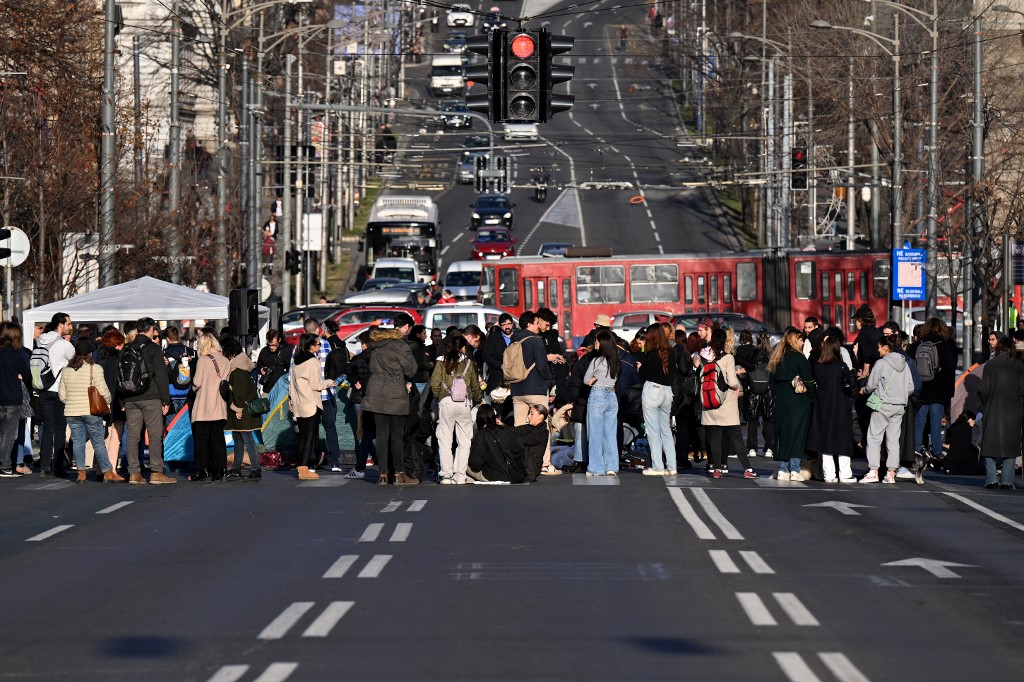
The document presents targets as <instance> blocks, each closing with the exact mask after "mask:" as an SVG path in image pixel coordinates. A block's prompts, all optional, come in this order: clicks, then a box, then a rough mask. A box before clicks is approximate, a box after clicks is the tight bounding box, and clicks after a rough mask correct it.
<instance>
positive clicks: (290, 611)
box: [257, 601, 313, 640]
mask: <svg viewBox="0 0 1024 682" xmlns="http://www.w3.org/2000/svg"><path fill="white" fill-rule="evenodd" d="M311 608H313V602H311V601H297V602H295V603H294V604H292V605H291V606H289V607H288V608H286V609H285V610H284V611H282V612H281V615H279V616H278V617H277V618H275V619H274V620H272V621H270V625H268V626H267V627H265V628H263V631H262V632H261V633H260V634H259V635H258V637H257V639H266V640H269V639H281V638H282V637H284V636H285V635H286V634H288V631H289V630H291V629H292V626H294V625H295V624H296V623H298V622H299V619H300V618H302V617H303V616H304V615H306V612H307V611H309V610H310V609H311Z"/></svg>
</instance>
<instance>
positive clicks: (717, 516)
mask: <svg viewBox="0 0 1024 682" xmlns="http://www.w3.org/2000/svg"><path fill="white" fill-rule="evenodd" d="M693 498H694V499H695V500H697V504H699V505H700V506H701V507H702V508H703V509H704V513H705V514H707V515H708V518H710V519H711V521H712V522H713V523H714V524H715V525H716V526H718V527H719V528H720V529H721V531H722V534H723V535H724V536H725V537H726V539H727V540H742V539H743V536H742V535H741V534H740V532H739V531H738V530H736V527H735V526H733V525H732V524H731V523H729V520H728V519H727V518H725V516H724V515H723V514H722V512H720V511H718V507H716V506H715V503H714V502H712V501H711V498H710V497H708V494H707V493H706V492H705V491H703V490H701V489H700V488H696V489H694V490H693Z"/></svg>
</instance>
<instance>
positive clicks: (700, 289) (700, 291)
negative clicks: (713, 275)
mask: <svg viewBox="0 0 1024 682" xmlns="http://www.w3.org/2000/svg"><path fill="white" fill-rule="evenodd" d="M697 303H700V304H703V303H704V275H697Z"/></svg>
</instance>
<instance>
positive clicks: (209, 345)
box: [188, 334, 228, 481]
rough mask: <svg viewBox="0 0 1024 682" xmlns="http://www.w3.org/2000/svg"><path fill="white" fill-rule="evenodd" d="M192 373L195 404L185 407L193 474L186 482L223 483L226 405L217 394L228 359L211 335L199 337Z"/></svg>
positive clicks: (225, 446) (225, 373) (226, 464)
mask: <svg viewBox="0 0 1024 682" xmlns="http://www.w3.org/2000/svg"><path fill="white" fill-rule="evenodd" d="M196 354H197V355H198V356H199V358H198V360H196V373H195V376H194V377H192V388H193V390H195V400H194V401H193V402H192V405H191V406H190V407H189V415H190V416H191V418H192V442H193V445H194V448H195V464H196V471H195V473H194V474H192V475H191V476H189V477H188V480H190V481H205V480H208V479H210V480H214V481H223V480H224V473H225V470H226V469H227V468H228V449H227V445H226V444H225V442H224V426H225V425H226V424H227V419H228V405H227V403H226V402H224V398H223V397H221V394H220V382H221V381H223V380H225V379H227V378H228V359H227V358H226V357H224V353H223V352H222V351H221V346H220V341H218V340H217V337H216V336H214V335H213V334H203V336H202V337H201V338H200V339H199V343H198V345H197V347H196Z"/></svg>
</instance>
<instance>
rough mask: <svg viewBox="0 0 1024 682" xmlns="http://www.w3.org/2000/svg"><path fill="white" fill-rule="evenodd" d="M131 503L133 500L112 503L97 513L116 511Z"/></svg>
mask: <svg viewBox="0 0 1024 682" xmlns="http://www.w3.org/2000/svg"><path fill="white" fill-rule="evenodd" d="M131 503H132V500H126V501H125V502H118V503H117V504H112V505H110V506H109V507H104V508H103V509H100V510H99V511H98V512H96V513H97V514H109V513H111V512H116V511H117V510H118V509H122V508H124V507H127V506H128V505H129V504H131Z"/></svg>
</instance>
